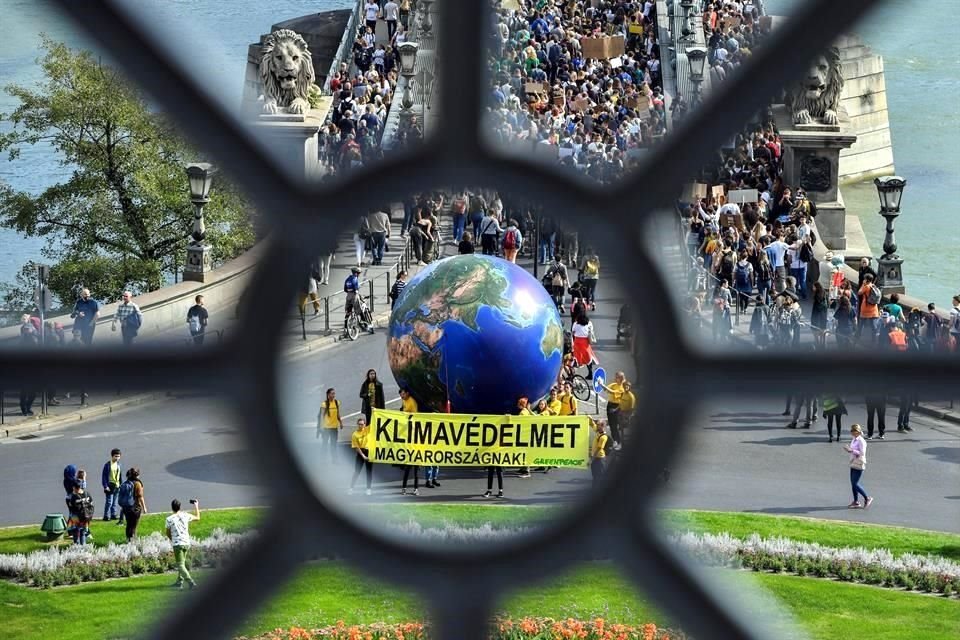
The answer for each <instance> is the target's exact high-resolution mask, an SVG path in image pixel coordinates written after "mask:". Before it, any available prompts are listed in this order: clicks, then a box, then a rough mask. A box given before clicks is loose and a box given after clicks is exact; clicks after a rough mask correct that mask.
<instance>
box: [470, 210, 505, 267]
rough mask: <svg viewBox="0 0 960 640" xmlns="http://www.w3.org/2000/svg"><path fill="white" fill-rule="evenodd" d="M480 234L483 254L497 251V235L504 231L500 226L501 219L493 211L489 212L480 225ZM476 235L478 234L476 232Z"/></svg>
mask: <svg viewBox="0 0 960 640" xmlns="http://www.w3.org/2000/svg"><path fill="white" fill-rule="evenodd" d="M478 229H479V232H480V235H479V238H480V248H481V250H482V251H483V255H485V256H492V255H494V254H495V253H496V252H497V237H498V236H499V235H500V234H501V233H503V229H501V228H500V221H499V220H497V219H496V217H495V216H494V215H493V213H492V212H489V211H488V212H487V213H486V215H484V216H483V217H482V218H481V220H480V224H479V226H478ZM474 235H476V234H474Z"/></svg>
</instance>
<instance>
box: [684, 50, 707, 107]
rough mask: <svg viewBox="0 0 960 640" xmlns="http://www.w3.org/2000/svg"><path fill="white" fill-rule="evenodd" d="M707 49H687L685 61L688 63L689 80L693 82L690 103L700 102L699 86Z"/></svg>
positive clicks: (701, 80)
mask: <svg viewBox="0 0 960 640" xmlns="http://www.w3.org/2000/svg"><path fill="white" fill-rule="evenodd" d="M707 53H708V51H707V50H706V48H704V47H690V48H689V49H687V62H689V63H690V82H692V83H693V84H694V94H693V101H692V104H694V105H696V104H699V102H700V86H701V85H702V84H703V70H704V67H705V66H706V64H707Z"/></svg>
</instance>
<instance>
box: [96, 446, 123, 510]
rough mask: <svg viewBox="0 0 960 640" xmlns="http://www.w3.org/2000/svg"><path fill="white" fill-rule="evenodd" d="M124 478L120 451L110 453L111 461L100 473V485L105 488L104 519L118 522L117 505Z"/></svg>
mask: <svg viewBox="0 0 960 640" xmlns="http://www.w3.org/2000/svg"><path fill="white" fill-rule="evenodd" d="M122 478H123V468H122V467H121V466H120V449H113V450H111V451H110V459H109V460H107V461H106V462H105V463H104V465H103V469H102V470H101V471H100V484H101V485H102V486H103V495H104V496H105V497H104V500H103V519H104V520H116V519H117V512H118V511H119V504H117V492H118V491H119V489H120V483H121V482H122Z"/></svg>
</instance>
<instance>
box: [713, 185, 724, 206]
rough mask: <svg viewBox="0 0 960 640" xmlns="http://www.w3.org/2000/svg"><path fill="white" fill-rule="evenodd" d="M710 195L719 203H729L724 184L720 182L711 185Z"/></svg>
mask: <svg viewBox="0 0 960 640" xmlns="http://www.w3.org/2000/svg"><path fill="white" fill-rule="evenodd" d="M710 197H712V198H713V201H714V202H717V203H719V204H722V205H723V204H726V203H727V196H726V193H725V192H724V190H723V185H722V184H718V185H714V186H712V187H710Z"/></svg>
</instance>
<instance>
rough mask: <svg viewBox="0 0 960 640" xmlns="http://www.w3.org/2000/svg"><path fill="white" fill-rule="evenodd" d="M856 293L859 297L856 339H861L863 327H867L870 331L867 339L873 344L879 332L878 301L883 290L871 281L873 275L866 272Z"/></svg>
mask: <svg viewBox="0 0 960 640" xmlns="http://www.w3.org/2000/svg"><path fill="white" fill-rule="evenodd" d="M857 295H858V296H859V297H860V313H859V317H860V322H859V324H858V325H857V339H858V340H859V339H861V335H862V333H863V330H864V328H867V329H868V330H869V331H870V332H871V334H870V336H868V340H869V341H870V344H873V343H874V342H876V340H877V337H878V335H879V334H880V301H881V300H882V299H883V292H882V291H880V287H878V286H877V285H875V284H874V283H873V276H871V275H870V274H866V275H865V276H864V277H863V286H862V287H860V290H859V291H857Z"/></svg>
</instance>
